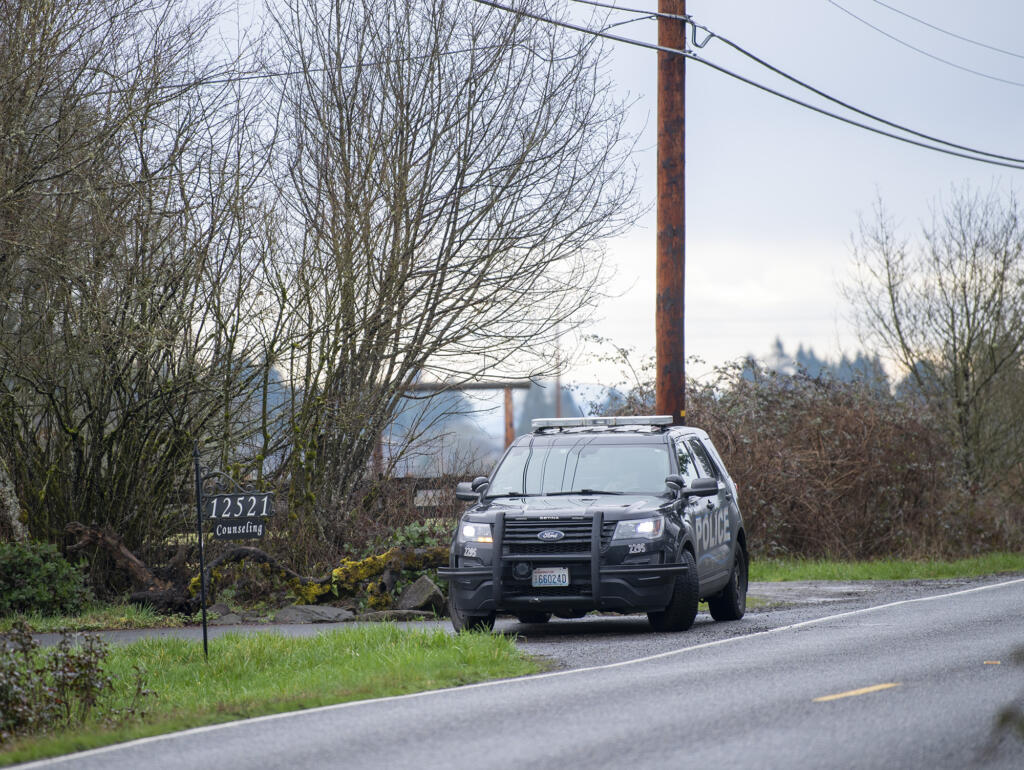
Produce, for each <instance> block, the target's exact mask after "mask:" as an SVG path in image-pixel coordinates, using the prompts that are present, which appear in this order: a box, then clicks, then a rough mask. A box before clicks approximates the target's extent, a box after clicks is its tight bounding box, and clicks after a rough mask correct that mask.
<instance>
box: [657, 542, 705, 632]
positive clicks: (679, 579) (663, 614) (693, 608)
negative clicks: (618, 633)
mask: <svg viewBox="0 0 1024 770" xmlns="http://www.w3.org/2000/svg"><path fill="white" fill-rule="evenodd" d="M680 561H681V562H682V563H683V564H685V565H686V572H684V573H682V574H681V575H677V576H676V584H675V588H674V589H673V591H672V598H671V599H670V600H669V603H668V606H667V607H666V608H665V609H664V610H661V611H660V612H648V613H647V619H648V620H649V621H651V626H652V627H653V628H654V630H655V631H686V630H687V629H688V628H689V627H690V626H692V625H693V619H694V618H695V617H697V603H698V601H699V600H700V579H699V578H698V577H697V562H696V561H694V558H693V554H692V553H690V552H689V551H687V550H686V549H685V548H684V549H683V553H682V558H681V560H680Z"/></svg>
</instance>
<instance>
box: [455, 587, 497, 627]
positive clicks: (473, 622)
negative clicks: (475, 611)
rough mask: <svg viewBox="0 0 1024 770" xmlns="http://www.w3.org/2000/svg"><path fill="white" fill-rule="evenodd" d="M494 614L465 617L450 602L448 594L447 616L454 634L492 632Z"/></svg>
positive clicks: (464, 614)
mask: <svg viewBox="0 0 1024 770" xmlns="http://www.w3.org/2000/svg"><path fill="white" fill-rule="evenodd" d="M495 614H496V613H494V612H489V613H487V614H486V615H467V614H466V613H464V612H463V611H462V610H460V609H459V608H458V607H456V606H455V602H453V601H452V596H451V593H449V594H448V616H449V617H450V618H451V621H452V628H454V629H455V632H456V633H459V634H461V633H462V632H463V631H492V630H493V629H494V616H495Z"/></svg>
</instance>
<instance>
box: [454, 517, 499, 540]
mask: <svg viewBox="0 0 1024 770" xmlns="http://www.w3.org/2000/svg"><path fill="white" fill-rule="evenodd" d="M459 534H460V535H461V536H462V539H463V540H465V541H467V542H470V543H493V542H494V538H493V537H492V536H491V525H490V524H475V523H473V522H471V521H464V522H462V527H461V529H460V530H459Z"/></svg>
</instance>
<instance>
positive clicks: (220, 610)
mask: <svg viewBox="0 0 1024 770" xmlns="http://www.w3.org/2000/svg"><path fill="white" fill-rule="evenodd" d="M229 612H231V608H230V607H228V605H226V604H224V602H217V603H216V604H211V605H210V606H209V607H207V608H206V614H207V615H218V616H220V617H223V616H225V615H227V614H228V613H229Z"/></svg>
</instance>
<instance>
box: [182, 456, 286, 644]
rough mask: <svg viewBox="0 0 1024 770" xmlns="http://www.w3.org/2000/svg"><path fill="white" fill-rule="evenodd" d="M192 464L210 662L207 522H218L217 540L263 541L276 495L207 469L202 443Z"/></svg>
mask: <svg viewBox="0 0 1024 770" xmlns="http://www.w3.org/2000/svg"><path fill="white" fill-rule="evenodd" d="M192 462H193V465H194V466H195V473H196V533H197V534H198V535H199V599H200V603H201V607H202V616H203V658H205V659H206V660H209V642H208V638H207V625H206V557H205V549H204V547H203V518H204V517H205V518H208V519H212V520H214V521H216V522H217V523H216V524H215V525H214V526H213V536H214V538H216V539H217V540H250V539H257V538H261V537H263V535H264V534H265V533H266V519H267V518H268V517H270V516H273V515H274V493H273V492H257V491H256V490H255V489H249V488H247V487H244V486H242V485H241V484H239V483H238V482H237V481H235V480H234V479H233V478H231V477H230V476H228V475H227V474H226V473H221V472H220V471H211V470H209V469H208V468H203V467H202V465H201V464H200V462H199V442H198V441H196V442H193V445H192ZM211 480H212V481H215V482H216V483H215V484H214V489H213V491H212V494H210V495H204V494H203V485H204V484H205V483H206V482H207V481H211Z"/></svg>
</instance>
